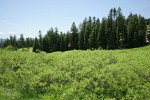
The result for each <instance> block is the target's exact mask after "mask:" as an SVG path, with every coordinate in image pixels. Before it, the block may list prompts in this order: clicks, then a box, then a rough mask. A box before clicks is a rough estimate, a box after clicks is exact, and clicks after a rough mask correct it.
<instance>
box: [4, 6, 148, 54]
mask: <svg viewBox="0 0 150 100" xmlns="http://www.w3.org/2000/svg"><path fill="white" fill-rule="evenodd" d="M149 24H150V20H149V19H145V18H144V17H143V16H141V15H137V14H132V13H130V14H129V16H128V17H127V18H125V16H124V15H123V14H122V10H121V8H120V7H119V8H118V9H116V8H113V9H111V10H110V12H109V14H108V17H107V18H106V17H105V18H102V20H101V22H100V20H99V18H96V17H89V18H85V19H84V20H83V22H82V23H81V24H80V25H79V27H77V26H76V24H75V22H73V23H72V26H71V29H70V31H68V32H67V33H63V32H59V31H58V29H57V28H55V29H54V28H51V29H50V30H48V31H47V34H46V35H44V36H42V34H41V31H39V37H35V38H34V39H33V38H26V39H24V37H23V34H21V35H20V38H19V39H16V36H15V35H14V36H10V39H7V40H6V41H5V42H4V44H3V46H4V47H5V46H7V45H12V46H14V47H16V48H23V47H33V52H39V51H45V52H47V53H49V52H54V51H67V50H73V49H77V50H78V49H79V50H87V49H108V50H115V49H123V48H134V47H140V46H144V45H146V39H147V38H146V37H147V36H146V30H147V25H149ZM149 41H150V40H149Z"/></svg>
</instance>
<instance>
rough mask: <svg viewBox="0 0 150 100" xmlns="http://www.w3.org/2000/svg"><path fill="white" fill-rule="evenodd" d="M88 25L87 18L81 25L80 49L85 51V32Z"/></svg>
mask: <svg viewBox="0 0 150 100" xmlns="http://www.w3.org/2000/svg"><path fill="white" fill-rule="evenodd" d="M86 24H87V19H86V18H85V19H84V20H83V22H82V24H81V29H80V32H79V49H80V50H84V49H85V44H84V40H85V31H86Z"/></svg>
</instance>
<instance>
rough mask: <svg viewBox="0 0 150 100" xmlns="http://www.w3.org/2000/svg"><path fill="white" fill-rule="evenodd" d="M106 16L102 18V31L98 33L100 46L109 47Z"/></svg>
mask: <svg viewBox="0 0 150 100" xmlns="http://www.w3.org/2000/svg"><path fill="white" fill-rule="evenodd" d="M106 21H107V20H106V18H103V19H102V22H101V26H100V31H99V33H98V37H97V40H98V47H99V48H103V49H106V48H107V36H106Z"/></svg>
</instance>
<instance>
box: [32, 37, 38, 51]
mask: <svg viewBox="0 0 150 100" xmlns="http://www.w3.org/2000/svg"><path fill="white" fill-rule="evenodd" d="M33 52H39V41H38V39H37V37H35V39H34V44H33Z"/></svg>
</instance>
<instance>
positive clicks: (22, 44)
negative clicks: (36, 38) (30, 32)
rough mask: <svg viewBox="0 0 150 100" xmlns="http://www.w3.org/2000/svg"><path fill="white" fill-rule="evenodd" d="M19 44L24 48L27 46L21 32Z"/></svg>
mask: <svg viewBox="0 0 150 100" xmlns="http://www.w3.org/2000/svg"><path fill="white" fill-rule="evenodd" d="M18 46H19V47H20V48H24V47H25V39H24V36H23V34H20V39H19V41H18Z"/></svg>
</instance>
